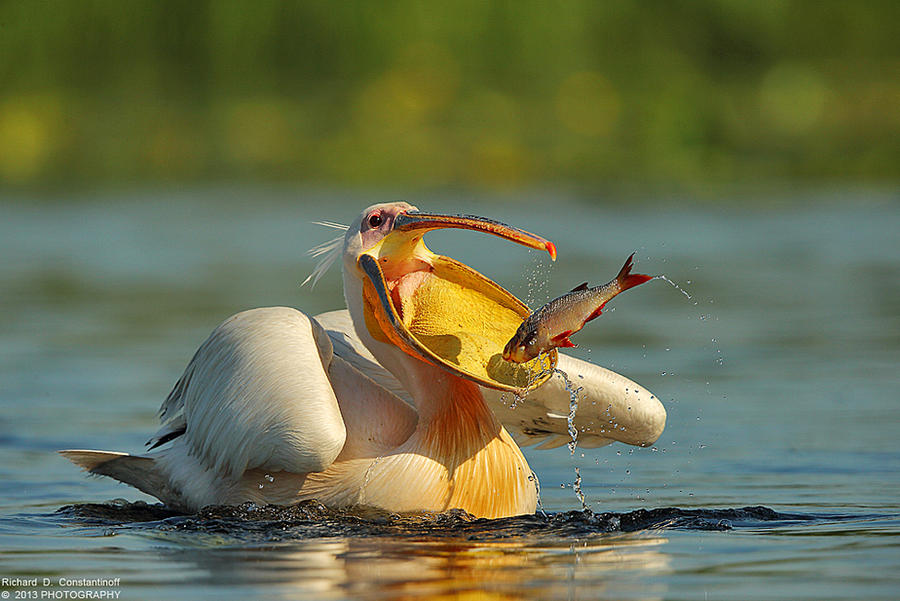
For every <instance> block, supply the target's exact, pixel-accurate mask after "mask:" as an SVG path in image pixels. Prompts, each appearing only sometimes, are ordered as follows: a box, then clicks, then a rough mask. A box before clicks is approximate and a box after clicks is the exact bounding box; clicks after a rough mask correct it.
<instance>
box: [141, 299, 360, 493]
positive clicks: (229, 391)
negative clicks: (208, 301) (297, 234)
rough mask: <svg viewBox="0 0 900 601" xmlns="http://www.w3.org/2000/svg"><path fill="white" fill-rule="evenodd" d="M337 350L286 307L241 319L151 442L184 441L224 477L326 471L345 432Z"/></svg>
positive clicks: (216, 340)
mask: <svg viewBox="0 0 900 601" xmlns="http://www.w3.org/2000/svg"><path fill="white" fill-rule="evenodd" d="M331 361H332V346H331V342H330V340H329V337H328V336H327V335H325V332H324V331H323V330H322V328H321V326H319V325H318V324H317V323H316V321H315V320H314V319H310V318H309V317H307V316H306V315H304V314H303V313H301V312H299V311H297V310H295V309H290V308H287V307H267V308H263V309H253V310H250V311H244V312H242V313H238V314H237V315H234V316H232V317H230V318H229V319H227V320H226V321H225V322H223V323H222V324H221V325H220V326H219V327H217V328H216V329H215V331H213V333H212V334H211V335H210V336H209V338H208V339H207V340H206V342H204V343H203V345H202V346H201V347H200V348H199V349H198V350H197V353H196V354H195V355H194V357H193V359H191V361H190V363H189V364H188V366H187V368H186V369H185V372H184V375H182V376H181V379H180V380H179V381H178V383H177V384H176V385H175V388H174V389H173V390H172V392H171V393H170V394H169V397H168V398H167V399H166V401H165V402H164V403H163V405H162V408H161V409H160V417H161V419H162V421H163V427H162V429H161V430H160V431H159V432H158V433H157V435H156V437H155V438H154V440H153V441H151V442H152V443H155V444H163V443H165V442H167V441H168V440H171V439H172V438H175V437H178V436H180V437H182V440H183V441H184V442H185V444H187V446H188V449H189V452H190V453H191V454H192V455H194V456H196V457H198V458H200V460H201V461H203V462H204V463H205V464H206V465H207V466H208V467H209V468H212V469H215V470H216V471H218V472H219V473H222V474H228V475H232V476H234V477H238V476H240V475H241V474H242V473H243V472H244V471H245V470H248V469H254V468H262V469H266V470H273V471H279V470H284V471H288V472H294V473H308V472H317V471H322V470H324V469H325V468H327V467H328V466H329V465H331V463H332V462H333V461H334V459H335V458H336V457H337V455H338V453H340V451H341V448H342V447H343V446H344V441H345V437H346V430H345V427H344V422H343V420H342V419H341V412H340V409H339V408H338V402H337V399H336V398H335V395H334V392H333V390H332V387H331V383H330V382H329V380H328V375H327V372H328V368H329V366H330V364H331Z"/></svg>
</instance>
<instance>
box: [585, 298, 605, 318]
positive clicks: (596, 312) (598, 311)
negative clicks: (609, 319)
mask: <svg viewBox="0 0 900 601" xmlns="http://www.w3.org/2000/svg"><path fill="white" fill-rule="evenodd" d="M605 306H606V303H603V304H602V305H600V306H599V307H597V308H596V309H594V312H593V313H591V314H590V315H588V316H587V319H585V320H584V323H587V322H589V321H590V320H592V319H597V318H598V317H600V314H601V313H603V307H605Z"/></svg>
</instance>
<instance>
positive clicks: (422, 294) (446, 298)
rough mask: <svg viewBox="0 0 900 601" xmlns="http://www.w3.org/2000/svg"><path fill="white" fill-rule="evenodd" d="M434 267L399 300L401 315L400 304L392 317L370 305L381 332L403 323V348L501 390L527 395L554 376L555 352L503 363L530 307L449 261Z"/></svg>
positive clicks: (438, 260) (434, 263) (438, 261)
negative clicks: (379, 313)
mask: <svg viewBox="0 0 900 601" xmlns="http://www.w3.org/2000/svg"><path fill="white" fill-rule="evenodd" d="M431 267H432V269H431V271H430V273H428V274H427V275H425V276H424V277H422V278H421V283H420V284H419V285H418V286H417V287H416V288H415V289H414V291H413V292H412V294H410V295H402V296H400V298H399V299H398V300H399V301H400V305H401V306H400V307H399V309H400V311H397V308H398V307H395V306H394V302H396V300H395V301H393V302H391V303H390V310H391V311H394V312H395V314H394V316H393V318H391V317H389V316H384V317H381V316H378V315H377V313H378V309H377V308H376V307H374V306H372V305H375V304H376V303H374V302H373V303H370V304H369V306H370V307H371V308H372V309H373V311H374V312H375V313H376V315H373V316H372V317H373V318H375V319H374V321H375V322H377V323H378V324H379V325H380V326H381V327H382V330H385V329H388V330H389V329H391V328H390V326H389V325H388V324H389V323H390V322H391V321H393V322H394V323H396V324H398V327H397V328H396V329H399V330H401V331H400V332H399V334H400V336H399V338H402V339H403V342H402V343H401V344H398V346H401V348H403V346H404V344H403V343H405V344H406V345H410V346H413V347H414V348H415V350H416V351H417V353H416V354H419V355H420V356H421V358H422V359H424V360H426V361H428V362H429V363H433V364H435V365H439V366H441V367H443V368H444V369H446V370H448V371H450V372H452V373H455V374H457V375H460V376H462V377H465V378H466V379H468V380H472V381H474V382H476V383H478V384H481V385H482V386H487V387H490V388H495V389H499V390H506V391H510V392H518V393H524V392H526V391H528V390H531V389H533V388H536V387H538V386H540V385H541V384H543V383H544V382H545V381H546V380H547V379H548V378H549V377H550V376H551V375H552V369H553V368H554V367H555V366H556V362H557V358H558V356H557V353H556V350H553V351H551V352H549V353H546V354H544V355H542V356H539V357H537V358H535V359H533V360H531V361H529V362H527V363H523V364H515V363H510V362H507V361H504V360H503V358H502V356H501V354H502V352H503V347H504V345H506V343H507V341H509V339H510V338H512V336H513V334H515V332H516V329H517V328H518V327H519V325H520V324H521V323H522V321H523V320H524V319H525V318H526V317H528V315H529V314H530V310H529V309H528V307H527V306H526V305H525V304H523V303H522V302H521V301H520V300H519V299H517V298H516V297H514V296H513V295H512V294H510V293H509V292H508V291H507V290H505V289H503V288H502V287H500V286H499V285H498V284H496V283H494V282H493V281H491V280H490V279H488V278H486V277H484V276H483V275H481V274H480V273H478V272H476V271H474V270H473V269H472V268H471V267H468V266H466V265H464V264H462V263H459V262H458V261H454V260H453V259H451V258H449V257H445V256H441V255H435V256H433V258H432V264H431ZM367 284H368V282H367ZM372 293H374V289H373V290H371V291H370V294H372ZM367 296H368V295H367ZM395 299H396V297H395ZM367 321H368V320H367ZM371 325H375V324H370V328H369V329H370V331H371V330H372V327H371ZM379 334H380V335H381V336H376V338H379V337H382V336H385V337H387V338H390V339H391V340H392V341H393V342H395V344H396V343H397V342H398V341H397V340H396V338H397V336H396V334H395V335H391V334H392V333H391V332H390V331H387V332H379ZM373 335H375V333H374V332H373ZM404 350H405V351H406V352H408V353H409V352H410V350H409V349H406V348H404ZM410 354H412V353H410Z"/></svg>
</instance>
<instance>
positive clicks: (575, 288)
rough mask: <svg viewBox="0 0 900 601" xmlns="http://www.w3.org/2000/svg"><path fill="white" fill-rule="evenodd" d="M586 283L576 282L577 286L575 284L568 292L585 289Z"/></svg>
mask: <svg viewBox="0 0 900 601" xmlns="http://www.w3.org/2000/svg"><path fill="white" fill-rule="evenodd" d="M587 284H588V283H587V282H585V283H584V284H578V285H577V286H575V287H574V288H572V289H571V290H569V292H578V291H579V290H587Z"/></svg>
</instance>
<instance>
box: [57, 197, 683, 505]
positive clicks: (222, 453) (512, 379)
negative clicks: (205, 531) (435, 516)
mask: <svg viewBox="0 0 900 601" xmlns="http://www.w3.org/2000/svg"><path fill="white" fill-rule="evenodd" d="M439 228H462V229H469V230H477V231H481V232H486V233H490V234H493V235H496V236H500V237H501V238H504V239H506V240H508V241H511V242H516V243H518V244H521V245H524V246H526V247H529V248H533V249H540V250H545V251H547V252H548V253H549V254H550V256H551V258H553V259H555V255H556V247H555V246H554V245H553V243H552V242H549V241H548V240H545V239H544V238H541V237H539V236H536V235H534V234H531V233H528V232H525V231H523V230H520V229H517V228H514V227H511V226H508V225H506V224H503V223H499V222H496V221H492V220H489V219H485V218H481V217H474V216H468V215H466V216H452V215H443V214H435V213H423V212H419V210H418V209H417V208H416V207H414V206H412V205H410V204H407V203H405V202H393V203H385V204H376V205H373V206H371V207H369V208H367V209H366V210H364V211H363V212H362V213H361V214H360V215H359V216H358V217H357V218H356V219H355V220H354V221H353V223H352V224H351V225H350V226H349V227H348V228H347V230H346V233H345V234H344V235H343V237H342V239H341V238H339V239H336V240H335V241H334V244H333V245H332V248H331V249H330V251H329V252H328V253H327V256H326V257H325V259H324V260H323V261H322V263H320V265H319V266H318V267H317V269H316V271H315V272H314V273H315V275H316V276H317V277H318V276H319V275H321V273H322V271H323V270H324V269H327V266H328V263H329V262H330V261H331V260H333V259H336V258H337V257H338V256H340V257H341V258H342V262H343V266H342V271H343V285H344V298H345V301H346V306H347V309H345V310H339V311H332V312H329V313H323V314H320V315H316V316H314V317H311V316H309V315H307V314H305V313H303V312H301V311H298V310H296V309H292V308H287V307H267V308H259V309H252V310H249V311H244V312H242V313H238V314H236V315H233V316H232V317H230V318H228V319H227V320H225V321H224V322H223V323H222V324H221V325H219V326H218V327H217V328H216V329H215V330H214V331H213V332H212V334H211V335H210V336H209V338H208V339H207V340H206V341H205V342H204V343H203V344H202V345H201V346H200V348H199V349H198V350H197V352H196V354H195V355H194V357H193V358H192V359H191V361H190V362H189V364H188V366H187V368H186V369H185V371H184V374H183V375H182V376H181V378H180V379H179V380H178V382H177V383H176V384H175V387H174V389H173V390H172V392H171V393H170V394H169V396H168V398H166V400H165V401H164V402H163V404H162V407H161V409H160V420H161V422H162V427H161V428H160V430H159V431H158V432H157V433H156V435H155V436H154V437H153V438H152V439H151V440H150V441H149V442H148V443H147V444H148V446H149V447H150V448H149V449H148V451H147V452H146V453H143V454H137V455H132V454H127V453H118V452H107V451H94V450H66V451H60V453H61V454H62V455H64V456H65V457H67V458H68V459H70V460H71V461H72V462H74V463H75V464H77V465H78V466H80V467H82V468H83V469H85V470H87V471H89V472H90V473H92V474H97V475H102V476H109V477H112V478H115V479H116V480H119V481H121V482H124V483H126V484H130V485H131V486H134V487H136V488H138V489H140V490H141V491H143V492H145V493H147V494H149V495H152V496H154V497H156V498H158V499H159V500H161V501H162V502H163V503H165V504H166V505H168V506H171V507H173V508H178V509H183V510H186V511H196V510H198V509H199V508H201V507H204V506H206V505H213V504H220V505H221V504H238V503H242V502H246V501H252V502H256V503H266V504H268V503H272V504H282V505H289V504H292V503H297V502H299V501H302V500H305V499H318V500H319V501H321V502H323V503H325V504H326V505H329V506H333V507H350V506H357V505H367V506H374V507H378V508H382V509H385V510H388V511H394V512H423V511H432V512H440V511H445V510H448V509H451V508H460V509H463V510H465V511H467V512H469V513H470V514H473V515H475V516H478V517H489V518H493V517H503V516H512V515H519V514H528V513H533V512H534V511H535V510H536V507H537V500H538V499H537V495H538V492H537V491H538V489H537V486H536V485H537V479H536V476H535V475H534V474H533V473H532V471H531V468H529V466H528V462H527V461H526V460H525V457H524V455H523V454H522V452H521V450H520V448H519V445H518V444H517V441H518V443H519V444H523V445H527V444H535V443H538V442H540V443H541V445H540V447H539V448H553V447H557V446H561V445H563V444H565V443H567V442H570V440H571V434H570V432H569V424H568V422H567V419H566V418H567V415H568V413H569V403H570V399H571V396H570V392H569V390H571V389H572V386H571V385H568V384H567V383H566V381H565V379H564V378H563V377H562V376H561V375H560V374H559V371H562V372H565V373H566V374H568V378H569V380H571V381H572V382H575V383H577V386H578V387H580V390H579V391H578V395H579V396H578V399H579V409H578V413H577V416H576V420H575V423H574V426H575V428H576V430H577V431H578V433H577V437H578V444H579V445H580V446H582V447H598V446H602V445H606V444H610V443H612V442H615V441H620V442H623V443H627V444H631V445H639V446H648V445H650V444H652V443H653V442H655V441H656V439H657V438H658V437H659V435H660V434H661V433H662V430H663V427H664V426H665V420H666V412H665V409H664V408H663V405H662V404H661V403H660V402H659V400H658V399H657V398H656V397H654V396H653V395H652V394H651V393H650V392H649V391H647V390H646V389H644V388H643V387H642V386H640V385H638V384H636V383H634V382H632V381H630V380H628V379H627V378H625V377H624V376H621V375H619V374H617V373H614V372H612V371H609V370H607V369H604V368H602V367H599V366H596V365H593V364H590V363H587V362H585V361H581V360H579V359H576V358H573V357H569V356H566V355H563V354H558V353H557V352H556V351H552V352H551V353H548V354H545V355H542V356H540V357H538V358H535V359H533V360H532V361H530V362H528V363H524V364H522V365H519V364H513V363H508V362H506V361H503V360H502V358H501V356H500V355H501V352H502V349H503V346H504V344H505V343H506V341H507V340H508V339H509V338H510V337H511V336H512V334H513V333H514V332H515V330H516V328H517V327H518V326H519V324H520V323H521V322H522V320H523V319H524V318H525V317H526V316H527V315H528V314H529V309H528V307H527V306H526V305H525V304H523V303H522V302H521V301H519V300H518V299H517V298H515V297H514V296H513V295H512V294H511V293H509V292H508V291H506V290H505V289H504V288H502V287H501V286H500V285H498V284H496V283H495V282H493V281H492V280H490V279H488V278H487V277H485V276H483V275H481V274H480V273H478V272H477V271H475V270H474V269H472V268H471V267H469V266H467V265H464V264H463V263H460V262H458V261H455V260H454V259H452V258H450V257H447V256H443V255H439V254H436V253H434V252H432V251H431V250H429V249H428V248H427V247H426V246H425V244H424V242H423V240H422V238H423V236H424V234H425V233H427V232H429V231H431V230H435V229H439ZM556 370H558V371H556Z"/></svg>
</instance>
